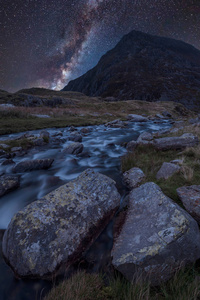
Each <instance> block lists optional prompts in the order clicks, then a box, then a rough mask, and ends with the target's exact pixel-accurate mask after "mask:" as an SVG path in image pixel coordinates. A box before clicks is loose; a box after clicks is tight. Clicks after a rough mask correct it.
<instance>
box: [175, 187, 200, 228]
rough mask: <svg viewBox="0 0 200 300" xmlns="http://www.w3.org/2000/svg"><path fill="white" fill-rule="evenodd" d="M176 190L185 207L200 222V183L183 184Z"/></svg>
mask: <svg viewBox="0 0 200 300" xmlns="http://www.w3.org/2000/svg"><path fill="white" fill-rule="evenodd" d="M176 191H177V194H178V196H179V198H180V199H181V201H182V202H183V205H184V207H185V209H186V210H187V211H188V212H189V214H191V216H193V218H194V219H195V220H196V221H197V222H198V223H199V224H200V185H191V186H183V187H180V188H178V189H177V190H176Z"/></svg>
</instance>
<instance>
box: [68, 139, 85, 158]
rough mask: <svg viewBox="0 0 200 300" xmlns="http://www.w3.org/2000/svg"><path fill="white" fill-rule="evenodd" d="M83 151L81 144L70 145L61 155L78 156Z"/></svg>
mask: <svg viewBox="0 0 200 300" xmlns="http://www.w3.org/2000/svg"><path fill="white" fill-rule="evenodd" d="M82 151H83V144H81V143H78V142H77V143H71V144H70V145H68V146H67V147H66V148H65V149H64V150H63V153H65V154H76V155H77V154H79V153H81V152H82Z"/></svg>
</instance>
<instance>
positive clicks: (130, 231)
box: [112, 182, 200, 285]
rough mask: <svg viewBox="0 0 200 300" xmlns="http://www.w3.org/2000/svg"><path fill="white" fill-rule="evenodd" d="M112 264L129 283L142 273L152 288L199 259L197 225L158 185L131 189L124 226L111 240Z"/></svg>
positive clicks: (144, 185)
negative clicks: (112, 245) (182, 267)
mask: <svg viewBox="0 0 200 300" xmlns="http://www.w3.org/2000/svg"><path fill="white" fill-rule="evenodd" d="M112 256H113V265H114V267H115V268H116V269H117V270H118V271H120V272H121V273H122V274H123V275H124V276H125V277H126V278H127V279H128V280H130V281H131V280H132V279H133V278H134V275H135V273H136V272H137V273H142V274H143V275H144V276H145V278H147V279H149V280H150V281H151V284H152V285H159V284H160V283H161V282H163V281H166V280H168V279H169V278H170V277H171V276H172V275H173V273H174V272H175V271H176V270H177V269H179V268H180V266H183V265H184V264H186V263H194V262H195V261H196V260H197V259H198V258H199V257H200V232H199V228H198V224H197V222H196V221H195V220H194V219H193V218H192V217H191V216H190V215H189V214H188V213H187V212H186V211H185V210H183V209H182V208H180V207H179V206H178V205H177V204H176V203H174V202H173V201H172V200H171V199H170V198H168V197H167V196H165V195H164V194H163V193H162V191H161V189H160V188H159V186H157V185H156V184H155V183H153V182H148V183H145V184H143V185H141V186H140V187H138V188H136V189H133V190H132V191H131V193H130V196H129V209H128V211H127V215H126V218H125V222H124V225H123V227H122V229H121V232H120V233H119V235H118V237H116V239H115V241H114V247H113V249H112Z"/></svg>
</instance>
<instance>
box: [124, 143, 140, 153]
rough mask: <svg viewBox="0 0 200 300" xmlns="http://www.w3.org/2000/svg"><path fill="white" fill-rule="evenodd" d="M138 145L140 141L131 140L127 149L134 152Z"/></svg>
mask: <svg viewBox="0 0 200 300" xmlns="http://www.w3.org/2000/svg"><path fill="white" fill-rule="evenodd" d="M137 145H138V143H137V142H136V141H130V142H128V144H127V145H126V149H127V151H129V152H132V151H133V150H134V149H135V148H136V147H137Z"/></svg>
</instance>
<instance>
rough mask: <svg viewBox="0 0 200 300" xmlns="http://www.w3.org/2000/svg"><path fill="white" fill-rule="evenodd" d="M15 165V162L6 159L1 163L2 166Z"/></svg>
mask: <svg viewBox="0 0 200 300" xmlns="http://www.w3.org/2000/svg"><path fill="white" fill-rule="evenodd" d="M12 164H15V162H14V161H13V160H12V159H6V160H4V161H3V162H2V166H7V165H12Z"/></svg>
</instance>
